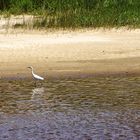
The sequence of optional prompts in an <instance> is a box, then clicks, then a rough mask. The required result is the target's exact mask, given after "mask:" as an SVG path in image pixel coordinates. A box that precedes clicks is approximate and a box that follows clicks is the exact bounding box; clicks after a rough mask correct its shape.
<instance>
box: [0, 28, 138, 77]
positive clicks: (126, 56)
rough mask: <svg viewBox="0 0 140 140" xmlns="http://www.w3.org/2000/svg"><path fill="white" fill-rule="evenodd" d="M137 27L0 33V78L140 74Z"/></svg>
mask: <svg viewBox="0 0 140 140" xmlns="http://www.w3.org/2000/svg"><path fill="white" fill-rule="evenodd" d="M139 47H140V29H136V30H127V29H118V30H117V29H111V30H107V29H106V30H102V29H99V30H90V29H89V30H87V29H85V30H84V29H83V30H77V31H54V32H46V31H44V32H43V31H36V30H33V31H29V30H27V31H25V32H21V31H19V30H13V31H12V32H11V33H6V34H5V33H2V32H0V77H1V78H2V79H3V78H10V77H15V78H18V77H20V78H23V79H24V78H27V77H29V78H30V77H31V74H30V71H29V70H28V69H27V68H26V67H27V66H31V65H32V66H33V67H34V69H35V72H36V73H37V74H39V75H42V76H44V77H75V76H76V77H84V76H87V75H91V76H92V75H93V76H96V75H99V76H100V75H104V74H105V75H112V74H113V75H114V74H119V75H120V74H121V75H122V74H124V75H126V74H127V75H131V74H134V75H140V61H139V60H140V48H139Z"/></svg>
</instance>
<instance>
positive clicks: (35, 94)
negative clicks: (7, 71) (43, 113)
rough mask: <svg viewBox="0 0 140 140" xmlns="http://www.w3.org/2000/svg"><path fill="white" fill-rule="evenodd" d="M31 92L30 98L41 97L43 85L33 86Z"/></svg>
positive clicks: (37, 98)
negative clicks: (39, 86)
mask: <svg viewBox="0 0 140 140" xmlns="http://www.w3.org/2000/svg"><path fill="white" fill-rule="evenodd" d="M31 94H32V96H31V100H33V101H35V100H39V99H41V98H42V96H43V94H44V87H41V88H34V89H33V90H32V92H31Z"/></svg>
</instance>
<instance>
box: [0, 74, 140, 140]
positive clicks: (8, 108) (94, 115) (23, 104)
mask: <svg viewBox="0 0 140 140" xmlns="http://www.w3.org/2000/svg"><path fill="white" fill-rule="evenodd" d="M139 87H140V77H132V76H131V77H117V76H116V77H113V76H110V77H93V78H83V79H80V78H79V79H78V78H73V79H72V78H67V79H48V80H46V81H45V82H44V83H42V84H40V83H37V86H35V85H34V83H33V81H32V80H13V81H12V80H11V81H9V80H1V81H0V140H5V139H6V140H57V139H58V140H59V139H61V140H92V139H93V140H109V139H111V140H112V139H113V140H139V139H140V103H139V100H140V88H139Z"/></svg>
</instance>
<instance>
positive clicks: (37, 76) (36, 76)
mask: <svg viewBox="0 0 140 140" xmlns="http://www.w3.org/2000/svg"><path fill="white" fill-rule="evenodd" d="M28 68H30V69H31V70H32V75H33V77H34V78H35V79H36V80H44V78H43V77H41V76H39V75H37V74H35V73H34V71H33V67H32V66H30V67H28Z"/></svg>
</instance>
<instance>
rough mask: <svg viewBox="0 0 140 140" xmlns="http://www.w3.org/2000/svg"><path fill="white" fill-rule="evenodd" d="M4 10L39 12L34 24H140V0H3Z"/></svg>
mask: <svg viewBox="0 0 140 140" xmlns="http://www.w3.org/2000/svg"><path fill="white" fill-rule="evenodd" d="M0 11H1V13H4V12H5V13H10V14H34V15H39V16H40V20H36V21H35V23H34V27H45V28H49V27H55V28H57V27H62V28H68V27H69V28H79V27H121V26H128V27H137V28H139V27H140V0H0Z"/></svg>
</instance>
